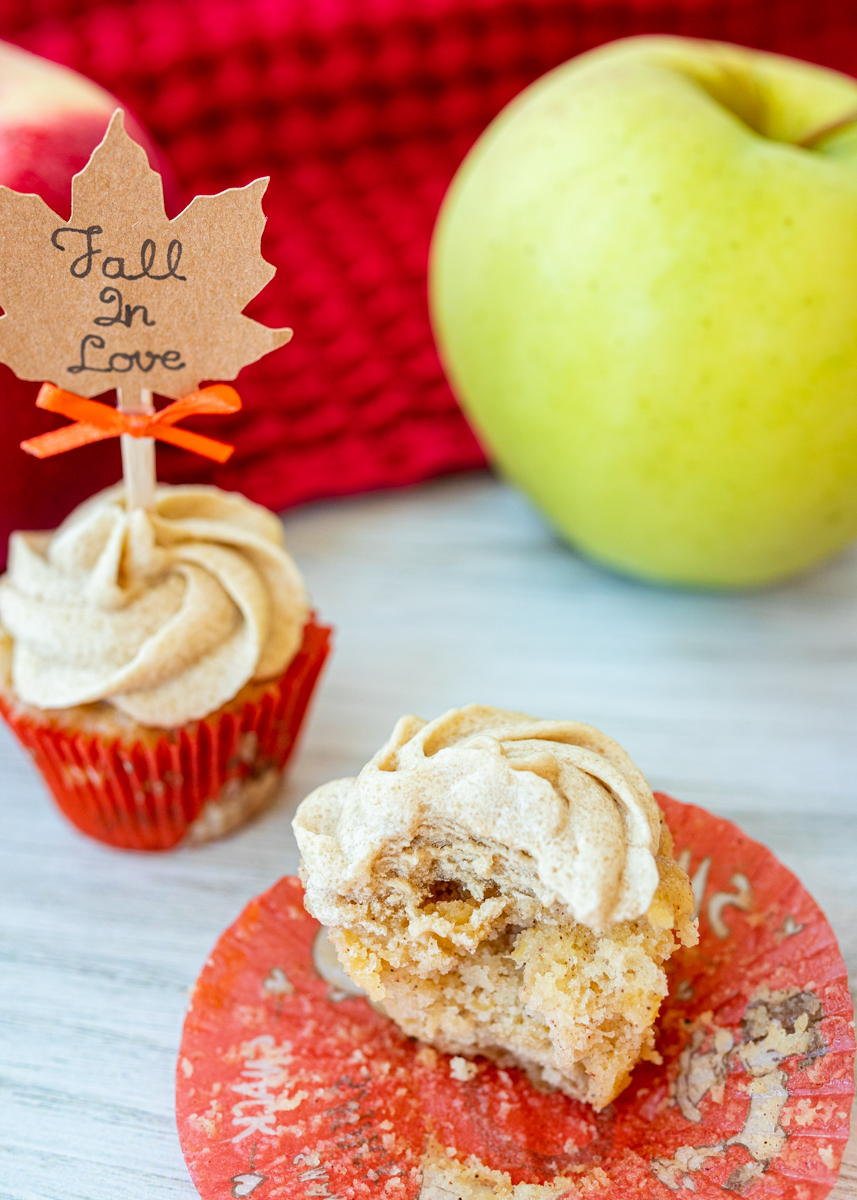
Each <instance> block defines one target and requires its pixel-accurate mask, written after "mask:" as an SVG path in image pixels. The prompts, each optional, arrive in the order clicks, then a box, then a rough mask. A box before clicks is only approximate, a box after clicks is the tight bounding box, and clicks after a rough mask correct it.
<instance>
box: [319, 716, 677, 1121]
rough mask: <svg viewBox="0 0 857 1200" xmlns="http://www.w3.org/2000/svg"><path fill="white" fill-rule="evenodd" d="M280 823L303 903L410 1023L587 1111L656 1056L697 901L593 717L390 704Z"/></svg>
mask: <svg viewBox="0 0 857 1200" xmlns="http://www.w3.org/2000/svg"><path fill="white" fill-rule="evenodd" d="M295 832H296V834H297V838H298V844H299V846H300V849H301V854H302V865H301V870H302V875H303V878H304V882H305V884H306V905H307V908H308V909H309V911H310V912H311V913H313V915H314V916H316V917H317V918H318V919H319V920H320V921H322V922H323V923H324V924H325V925H327V926H329V927H330V936H331V939H332V941H333V943H334V945H335V947H336V951H337V954H338V956H339V958H340V961H341V962H342V964H343V966H344V968H345V970H346V971H347V972H348V974H349V976H350V977H351V978H352V979H353V980H354V981H355V982H356V983H358V984H359V985H360V986H361V987H363V988H364V989H365V990H366V992H367V993H368V994H369V996H370V997H371V998H372V999H373V1000H375V1001H378V1002H379V1003H380V1004H382V1005H383V1007H384V1010H385V1011H386V1012H387V1014H388V1015H389V1016H390V1017H391V1018H392V1019H393V1020H394V1021H396V1023H397V1024H398V1025H399V1026H400V1027H401V1028H402V1029H403V1030H404V1032H405V1033H407V1034H410V1035H412V1036H414V1037H417V1038H421V1039H422V1040H424V1041H426V1042H429V1043H430V1044H431V1045H432V1046H434V1047H436V1048H437V1049H439V1050H442V1051H446V1052H448V1053H450V1054H458V1055H466V1056H473V1055H479V1054H482V1055H487V1056H488V1057H490V1058H493V1059H495V1060H496V1061H498V1062H501V1063H505V1064H514V1065H518V1066H521V1067H523V1068H524V1069H525V1070H526V1071H527V1072H528V1073H529V1075H530V1077H531V1078H532V1079H533V1080H534V1081H536V1082H538V1083H542V1084H547V1085H549V1086H553V1087H557V1088H561V1089H562V1090H563V1091H564V1092H566V1093H568V1094H569V1095H571V1096H574V1097H577V1098H578V1099H581V1100H585V1101H588V1102H589V1103H590V1104H592V1105H594V1106H595V1107H596V1108H602V1107H603V1106H604V1105H605V1104H607V1103H609V1101H610V1100H612V1099H613V1097H614V1096H616V1095H617V1094H618V1093H619V1092H620V1091H621V1090H622V1088H623V1087H624V1086H625V1085H626V1084H627V1082H628V1079H629V1076H630V1072H631V1069H632V1068H633V1066H634V1064H635V1063H636V1062H638V1061H639V1060H640V1059H641V1058H648V1059H657V1054H656V1051H655V1047H654V1031H653V1026H654V1021H655V1018H656V1017H657V1014H658V1009H659V1006H660V1003H661V1001H662V999H663V998H664V996H665V995H666V991H667V982H666V974H665V971H664V968H663V964H664V962H665V961H666V960H667V959H668V958H669V956H670V955H671V954H672V953H673V951H674V950H675V949H676V948H677V945H678V943H679V941H681V942H683V943H684V944H685V945H693V944H695V942H696V937H697V935H696V926H695V923H694V921H693V920H692V911H693V896H692V892H691V888H690V884H689V882H688V879H687V876H686V875H685V873H684V872H683V871H682V870H681V868H680V867H679V866H678V864H677V863H676V862H675V860H674V858H673V854H672V844H671V839H670V835H669V831H668V830H667V828H666V826H665V824H664V823H663V820H662V818H661V815H660V812H659V810H658V807H657V804H656V803H655V800H654V798H653V796H652V793H651V791H650V789H649V787H648V785H647V783H646V782H645V780H644V779H643V776H642V775H641V774H640V772H639V771H638V770H637V768H636V767H635V766H634V764H633V763H632V762H631V760H630V759H629V758H628V756H627V755H626V754H625V752H624V751H623V750H622V749H621V747H620V746H618V745H617V744H616V743H615V742H613V741H611V740H610V739H609V738H607V737H605V736H604V734H602V733H599V731H598V730H596V729H593V728H592V727H591V726H588V725H582V724H579V723H577V722H571V721H539V720H536V719H534V718H532V717H527V716H524V715H523V714H520V713H513V712H505V711H503V710H499V709H493V708H485V707H481V706H477V705H471V706H469V707H467V708H463V709H457V710H453V711H451V712H449V713H446V714H445V715H444V716H442V717H440V718H438V720H436V721H433V722H431V723H426V722H424V721H421V720H419V719H418V718H416V717H404V718H402V720H401V721H399V723H398V724H397V726H396V729H395V731H394V733H393V736H392V738H391V739H390V741H389V742H388V743H387V745H386V746H384V747H383V749H382V750H381V751H379V753H378V754H377V755H376V756H375V757H374V758H373V759H372V760H371V762H369V763H368V764H367V766H366V767H365V768H364V769H363V771H362V772H361V773H360V775H359V776H358V777H357V779H345V780H339V781H337V782H335V783H331V784H327V785H325V786H324V787H321V788H319V789H317V791H315V792H313V793H312V795H310V796H308V797H307V799H306V800H304V802H303V804H302V805H301V806H300V808H299V810H298V813H297V816H296V818H295Z"/></svg>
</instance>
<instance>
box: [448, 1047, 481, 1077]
mask: <svg viewBox="0 0 857 1200" xmlns="http://www.w3.org/2000/svg"><path fill="white" fill-rule="evenodd" d="M449 1073H450V1075H451V1076H452V1078H453V1079H457V1080H458V1081H459V1083H469V1082H470V1080H471V1079H475V1078H476V1076H477V1075H478V1074H479V1068H478V1067H477V1065H476V1063H474V1062H469V1061H468V1060H467V1059H466V1058H462V1057H461V1055H460V1054H456V1055H455V1057H454V1058H452V1059H450V1062H449Z"/></svg>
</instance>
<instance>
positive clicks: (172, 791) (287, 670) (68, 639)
mask: <svg viewBox="0 0 857 1200" xmlns="http://www.w3.org/2000/svg"><path fill="white" fill-rule="evenodd" d="M0 623H2V630H0V636H2V641H0V711H2V713H3V716H4V717H5V718H6V720H7V722H8V723H9V725H10V726H11V728H12V730H13V731H14V732H15V734H16V735H17V737H18V738H19V740H20V741H21V743H22V745H23V746H24V747H25V748H26V749H27V750H28V751H29V753H30V754H31V756H32V757H33V759H34V761H35V763H36V765H37V767H38V768H39V769H40V771H41V772H42V774H43V776H44V778H45V781H46V783H47V785H48V787H49V788H50V790H51V791H52V793H53V795H54V797H55V798H56V801H57V803H58V804H59V806H60V808H61V809H62V810H63V812H64V813H65V814H66V815H67V816H68V817H69V818H70V819H71V820H72V821H73V823H74V824H75V825H76V826H77V827H78V828H79V829H80V830H82V831H83V832H84V833H87V834H89V835H90V836H92V837H95V838H98V839H99V840H101V841H104V842H108V843H110V844H112V845H115V846H122V847H127V848H136V849H145V850H156V849H166V848H168V847H171V846H174V845H176V844H177V843H179V842H181V841H204V840H206V839H209V838H212V837H216V836H219V835H220V834H223V833H226V832H228V831H229V830H231V829H233V828H235V827H236V826H237V825H239V824H241V823H242V822H244V821H245V820H247V819H248V818H249V817H251V816H252V815H253V814H255V813H257V812H258V811H260V810H261V809H262V808H263V807H264V806H265V805H266V804H267V803H268V802H269V801H270V800H271V799H272V797H273V796H274V794H275V793H276V791H277V787H278V784H279V782H280V779H281V775H282V771H283V768H284V766H285V763H286V761H287V759H288V757H289V755H290V753H291V751H292V749H293V747H294V744H295V739H296V738H297V735H298V732H299V730H300V726H301V722H302V720H303V717H304V714H305V712H306V709H307V705H308V702H309V699H310V696H311V694H312V690H313V687H314V684H315V682H316V679H317V678H318V675H319V672H320V670H321V667H322V664H323V662H324V659H325V657H326V655H327V651H328V640H329V634H330V631H329V630H328V629H325V628H322V627H320V626H318V625H317V624H315V622H314V620H313V616H312V613H311V612H310V609H309V605H308V601H307V596H306V591H305V588H304V584H303V581H302V579H301V576H300V573H299V571H298V569H297V567H296V565H295V563H294V561H293V559H292V558H291V556H290V554H289V553H288V551H287V550H286V548H285V545H284V540H283V533H282V528H281V525H280V522H279V521H278V519H277V518H276V517H275V516H274V514H273V513H271V512H269V511H268V510H267V509H264V508H262V507H261V506H259V505H257V504H254V503H252V502H251V501H249V500H247V499H246V498H245V497H243V496H241V495H238V494H236V493H228V492H223V491H221V490H219V489H218V488H215V487H203V486H167V485H164V484H160V485H158V487H157V489H156V491H155V500H154V505H153V506H152V507H151V508H150V509H144V508H134V509H132V510H131V511H130V512H129V511H127V510H126V507H125V499H124V490H123V487H122V485H117V486H116V487H113V488H109V489H108V490H106V491H103V492H101V493H99V494H97V495H95V496H93V497H92V498H91V499H89V500H87V501H86V502H85V503H84V504H82V505H80V507H78V508H77V509H75V510H74V512H72V513H71V515H70V516H69V517H68V518H67V519H66V520H65V521H64V522H63V524H62V525H61V526H60V527H59V528H58V529H57V530H55V531H54V532H53V533H16V534H13V535H12V538H11V540H10V554H9V568H8V571H7V573H6V575H5V576H4V577H3V578H2V580H0Z"/></svg>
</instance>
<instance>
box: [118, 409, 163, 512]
mask: <svg viewBox="0 0 857 1200" xmlns="http://www.w3.org/2000/svg"><path fill="white" fill-rule="evenodd" d="M116 406H117V408H118V409H119V411H120V412H126V413H150V412H154V411H155V406H154V404H153V403H152V393H151V392H150V391H149V390H148V388H140V393H139V397H138V398H137V397H135V398H134V399H132V398H131V397H130V396H128V397H125V396H123V394H122V389H121V388H117V389H116ZM119 440H120V442H121V443H122V474H123V476H124V479H125V509H126V511H127V512H130V511H131V509H133V508H146V509H152V508H154V507H155V482H156V476H155V439H154V438H135V437H131V435H130V434H129V433H123V434H122V436H121V438H120V439H119Z"/></svg>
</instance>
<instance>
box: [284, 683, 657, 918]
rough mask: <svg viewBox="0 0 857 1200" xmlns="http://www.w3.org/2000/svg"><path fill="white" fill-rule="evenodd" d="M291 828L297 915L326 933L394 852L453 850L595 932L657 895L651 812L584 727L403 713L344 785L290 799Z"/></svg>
mask: <svg viewBox="0 0 857 1200" xmlns="http://www.w3.org/2000/svg"><path fill="white" fill-rule="evenodd" d="M294 827H295V833H296V836H297V840H298V845H299V846H300V849H301V854H302V856H303V865H302V873H303V876H304V879H305V882H306V890H307V907H308V909H309V910H310V911H311V912H312V913H313V914H314V915H315V916H316V917H318V919H319V920H321V921H322V922H323V923H324V924H326V925H331V926H338V925H345V926H347V925H348V924H349V921H348V908H349V906H350V905H351V904H365V903H366V902H367V899H368V898H369V897H371V895H372V892H373V888H376V887H377V886H378V882H379V879H386V880H388V881H389V880H391V879H392V878H393V876H394V875H395V874H396V871H397V868H396V867H395V864H396V862H397V861H400V860H401V856H402V855H408V856H409V861H410V858H412V857H414V855H416V856H417V857H419V855H420V854H423V855H430V856H432V857H436V856H437V855H438V854H441V853H442V850H441V848H442V847H443V846H445V845H447V846H455V845H461V844H462V843H463V842H466V843H469V844H470V845H471V852H470V853H469V854H468V859H469V860H470V861H471V862H473V863H474V864H475V865H474V869H476V870H478V869H479V861H480V855H479V854H474V853H473V846H472V844H473V843H476V844H477V845H478V847H479V849H480V853H481V857H482V858H484V873H485V875H486V878H488V877H489V876H492V875H496V874H497V873H498V871H499V872H501V873H502V876H503V878H504V879H505V880H506V886H507V887H512V888H515V889H516V890H520V891H521V892H524V893H527V894H529V895H531V896H533V897H534V898H535V899H536V900H538V902H539V903H541V904H543V905H545V906H546V907H551V906H552V905H555V904H559V905H562V906H563V907H564V908H565V909H567V910H568V911H570V913H571V914H572V916H573V917H574V918H575V920H577V921H579V922H580V923H582V924H585V925H588V926H589V927H591V928H592V929H594V930H596V931H602V930H604V929H606V928H608V927H609V926H610V925H612V924H614V923H615V922H618V921H626V920H633V919H635V918H637V917H639V916H642V915H643V914H645V913H646V912H647V911H648V909H649V906H650V905H651V903H652V899H653V897H654V894H655V890H656V888H657V887H658V878H659V876H658V867H657V863H656V861H655V860H656V856H657V853H658V846H659V842H660V838H661V828H660V814H659V810H658V807H657V804H656V803H655V800H654V797H653V796H652V792H651V789H650V788H649V785H648V784H647V783H646V780H645V779H644V778H643V776H642V774H641V773H640V771H639V770H638V769H637V767H635V765H634V764H633V762H632V761H631V759H630V758H629V757H628V755H627V754H626V753H625V751H624V750H623V749H622V747H621V746H619V745H618V744H617V743H616V742H614V741H612V740H611V739H610V738H608V737H606V736H605V735H604V734H603V733H601V732H599V731H598V730H597V729H594V728H593V727H592V726H591V725H583V724H581V723H579V722H576V721H543V720H537V719H535V718H533V717H528V716H526V715H524V714H523V713H516V712H507V711H505V710H503V709H497V708H488V707H483V706H480V705H469V706H468V707H466V708H461V709H452V710H450V711H449V712H447V713H445V714H444V715H443V716H441V717H438V719H437V720H435V721H432V722H430V723H428V722H425V721H422V720H420V719H419V718H418V717H403V718H402V719H401V720H400V721H399V722H398V724H397V725H396V728H395V730H394V731H393V734H392V737H391V738H390V740H389V741H388V742H387V744H386V745H385V746H384V747H383V748H382V749H381V750H380V751H379V752H378V753H377V754H376V755H375V757H374V758H372V759H371V761H370V762H369V763H367V765H366V766H365V767H364V768H363V770H362V771H361V772H360V774H359V776H357V778H352V779H341V780H337V781H335V782H333V783H329V784H326V785H324V786H322V787H320V788H318V789H317V790H316V791H315V792H313V793H312V794H311V795H310V796H308V797H307V798H306V800H304V802H303V803H302V804H301V806H300V808H299V810H298V813H297V816H296V818H295V822H294ZM418 869H419V865H418V863H417V862H416V860H415V861H414V863H413V864H412V868H409V871H408V874H409V877H410V876H412V875H413V874H414V873H415V872H417V873H418Z"/></svg>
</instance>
